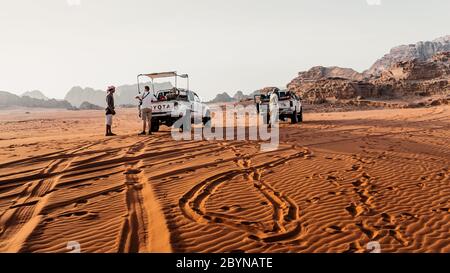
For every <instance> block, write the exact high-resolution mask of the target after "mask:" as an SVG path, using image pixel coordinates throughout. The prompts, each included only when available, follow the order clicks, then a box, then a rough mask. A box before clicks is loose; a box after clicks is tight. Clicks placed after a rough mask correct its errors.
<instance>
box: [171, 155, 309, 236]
mask: <svg viewBox="0 0 450 273" xmlns="http://www.w3.org/2000/svg"><path fill="white" fill-rule="evenodd" d="M232 150H233V151H235V150H234V149H232ZM309 154H310V152H309V151H308V150H307V149H304V150H303V151H301V152H297V153H295V154H292V155H289V156H287V157H285V158H280V159H276V160H272V161H269V162H266V163H262V164H260V165H257V166H253V167H252V166H251V161H250V159H249V156H243V158H242V159H241V160H237V161H236V164H237V165H238V167H239V169H233V170H229V171H226V172H222V173H219V174H216V175H214V176H212V177H209V178H207V179H205V180H203V181H202V182H200V183H198V184H197V185H195V186H194V187H193V188H192V189H191V190H190V191H188V192H187V193H186V194H184V195H183V197H182V198H181V199H180V200H179V207H180V209H181V211H182V213H183V215H184V216H185V217H186V218H188V219H190V220H191V221H195V222H197V223H200V224H210V223H215V224H223V225H226V226H229V227H232V228H234V229H238V230H242V231H244V232H246V233H247V234H248V238H249V239H251V240H255V241H262V242H264V243H273V242H280V241H294V240H298V239H299V238H300V237H301V234H302V229H303V226H302V223H301V221H300V209H299V207H298V205H297V204H296V203H295V202H294V201H293V200H292V199H291V198H289V196H287V195H285V194H283V193H281V192H278V191H276V190H275V189H274V188H273V187H271V186H270V185H269V184H268V183H265V182H264V181H263V180H262V179H261V178H262V175H263V173H264V171H265V170H267V169H270V168H274V167H276V166H278V165H282V164H285V163H286V162H288V161H290V160H293V159H297V158H302V157H303V158H304V157H307V156H308V155H309ZM238 176H244V177H246V178H247V181H248V182H250V183H253V186H254V187H255V188H256V189H257V190H258V191H259V192H260V194H261V195H262V196H263V197H264V198H265V199H266V200H267V201H268V203H269V204H271V205H272V207H273V211H274V214H273V228H272V230H265V229H264V227H263V225H262V223H258V222H249V221H243V219H239V218H237V217H234V216H230V215H227V214H225V213H211V212H207V211H206V207H205V203H206V201H207V200H208V198H209V197H210V196H211V195H213V194H214V193H215V192H216V191H217V190H218V188H219V187H220V186H222V185H223V184H225V183H226V182H227V181H230V180H231V179H233V178H235V177H238Z"/></svg>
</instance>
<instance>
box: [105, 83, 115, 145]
mask: <svg viewBox="0 0 450 273" xmlns="http://www.w3.org/2000/svg"><path fill="white" fill-rule="evenodd" d="M114 92H116V88H115V87H114V86H109V87H108V89H107V93H108V95H106V105H107V106H106V109H105V110H106V134H105V135H106V136H115V134H113V132H112V131H111V127H112V120H113V116H114V115H115V114H116V111H115V109H114Z"/></svg>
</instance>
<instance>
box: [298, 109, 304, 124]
mask: <svg viewBox="0 0 450 273" xmlns="http://www.w3.org/2000/svg"><path fill="white" fill-rule="evenodd" d="M298 122H303V108H300V113H298Z"/></svg>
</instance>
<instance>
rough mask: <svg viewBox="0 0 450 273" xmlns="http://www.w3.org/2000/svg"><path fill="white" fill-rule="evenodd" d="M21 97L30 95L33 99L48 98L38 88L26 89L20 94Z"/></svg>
mask: <svg viewBox="0 0 450 273" xmlns="http://www.w3.org/2000/svg"><path fill="white" fill-rule="evenodd" d="M22 97H30V98H33V99H38V100H49V98H48V97H46V96H45V95H44V94H43V93H42V92H41V91H39V90H33V91H27V92H25V93H23V94H22Z"/></svg>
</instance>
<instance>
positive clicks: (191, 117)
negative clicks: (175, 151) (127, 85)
mask: <svg viewBox="0 0 450 273" xmlns="http://www.w3.org/2000/svg"><path fill="white" fill-rule="evenodd" d="M143 76H145V77H148V78H150V79H151V83H152V90H154V86H153V82H154V80H155V79H160V78H168V77H174V79H175V87H173V88H171V89H167V90H159V91H157V92H154V94H155V97H156V99H157V101H155V102H152V128H151V130H152V132H157V131H159V127H160V125H166V126H168V127H172V126H176V127H178V128H179V129H181V130H185V129H186V130H188V129H190V126H191V124H192V123H202V124H203V125H205V126H210V123H211V112H210V109H209V107H208V106H207V105H206V104H204V103H202V102H201V100H200V97H199V96H198V95H197V94H196V93H195V92H193V91H191V90H189V76H188V75H187V74H177V72H159V73H150V74H140V75H138V88H139V92H140V77H143ZM178 78H184V79H187V88H186V89H183V88H178V87H177V79H178ZM186 125H187V126H188V127H189V128H184V127H186Z"/></svg>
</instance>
